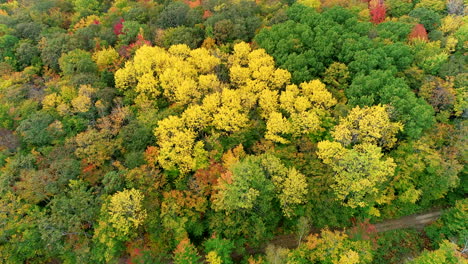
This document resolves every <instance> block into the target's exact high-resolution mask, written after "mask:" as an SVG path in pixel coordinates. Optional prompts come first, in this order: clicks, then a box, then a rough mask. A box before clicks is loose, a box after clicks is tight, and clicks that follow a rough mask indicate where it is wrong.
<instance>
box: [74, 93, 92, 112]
mask: <svg viewBox="0 0 468 264" xmlns="http://www.w3.org/2000/svg"><path fill="white" fill-rule="evenodd" d="M71 104H72V106H73V109H74V110H75V111H76V112H78V113H84V112H88V111H89V108H90V107H91V106H92V102H91V98H89V97H88V96H85V95H78V97H75V98H74V99H73V100H72V101H71Z"/></svg>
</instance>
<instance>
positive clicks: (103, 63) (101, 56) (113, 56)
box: [93, 47, 120, 70]
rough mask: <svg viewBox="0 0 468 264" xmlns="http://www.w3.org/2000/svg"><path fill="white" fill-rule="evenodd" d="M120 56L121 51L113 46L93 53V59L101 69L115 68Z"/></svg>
mask: <svg viewBox="0 0 468 264" xmlns="http://www.w3.org/2000/svg"><path fill="white" fill-rule="evenodd" d="M119 57H120V55H119V53H118V52H117V51H116V50H115V49H114V48H113V47H109V48H105V49H102V50H99V51H96V52H95V53H94V54H93V60H94V62H96V64H97V66H98V68H99V69H100V70H113V69H114V65H115V64H116V62H117V61H118V60H119Z"/></svg>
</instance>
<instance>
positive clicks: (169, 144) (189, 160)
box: [155, 116, 206, 173]
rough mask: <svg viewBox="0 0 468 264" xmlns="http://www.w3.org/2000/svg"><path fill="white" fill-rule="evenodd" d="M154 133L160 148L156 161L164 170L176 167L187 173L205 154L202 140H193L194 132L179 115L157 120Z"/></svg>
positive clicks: (194, 137)
mask: <svg viewBox="0 0 468 264" xmlns="http://www.w3.org/2000/svg"><path fill="white" fill-rule="evenodd" d="M155 135H156V137H157V138H158V145H159V148H160V149H159V156H158V162H159V164H161V166H162V167H163V168H164V169H166V170H172V169H176V168H178V169H179V170H180V172H181V173H187V172H189V171H191V170H193V169H195V168H196V165H197V160H200V159H203V156H205V155H206V152H205V151H204V150H203V142H201V141H199V142H195V139H196V136H197V135H196V133H195V132H194V130H192V129H190V128H187V127H186V124H185V122H184V119H182V118H180V117H177V116H170V117H168V118H166V119H163V120H161V121H159V122H158V127H157V128H156V129H155Z"/></svg>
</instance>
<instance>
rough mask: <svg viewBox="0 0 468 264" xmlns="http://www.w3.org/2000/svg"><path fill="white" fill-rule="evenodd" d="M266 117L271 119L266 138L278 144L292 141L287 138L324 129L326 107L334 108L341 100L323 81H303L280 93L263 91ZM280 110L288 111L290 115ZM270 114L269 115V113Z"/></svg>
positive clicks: (261, 105)
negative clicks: (322, 127) (323, 118)
mask: <svg viewBox="0 0 468 264" xmlns="http://www.w3.org/2000/svg"><path fill="white" fill-rule="evenodd" d="M259 103H260V107H261V108H262V116H263V117H264V118H267V133H266V134H265V138H266V139H270V140H272V141H275V142H278V143H283V144H285V143H288V142H289V141H288V140H287V139H285V138H284V137H285V136H287V135H291V136H292V137H300V136H301V135H303V134H307V133H312V132H314V131H318V130H320V129H321V127H320V125H321V117H322V116H323V115H324V114H325V113H326V111H324V110H326V109H328V108H330V107H333V106H334V105H335V104H336V103H337V101H336V99H335V98H333V96H332V94H331V93H330V92H329V91H328V90H327V89H326V88H325V84H323V83H322V82H320V81H319V80H313V81H310V82H307V83H301V84H300V85H299V87H298V86H296V85H288V86H287V87H286V90H285V91H283V92H281V94H280V96H279V103H278V96H277V93H275V92H273V91H272V92H268V91H263V92H262V93H261V95H260V100H259ZM278 109H282V110H284V112H286V113H288V116H286V117H283V115H282V114H281V113H280V112H279V111H278ZM267 114H269V115H268V116H267Z"/></svg>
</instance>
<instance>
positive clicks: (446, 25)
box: [439, 15, 463, 34]
mask: <svg viewBox="0 0 468 264" xmlns="http://www.w3.org/2000/svg"><path fill="white" fill-rule="evenodd" d="M462 25H463V17H461V16H456V15H448V16H446V17H444V18H443V19H442V25H440V27H439V30H440V31H442V32H444V33H445V34H450V33H452V32H455V31H456V30H457V29H458V28H460V27H461V26H462Z"/></svg>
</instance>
